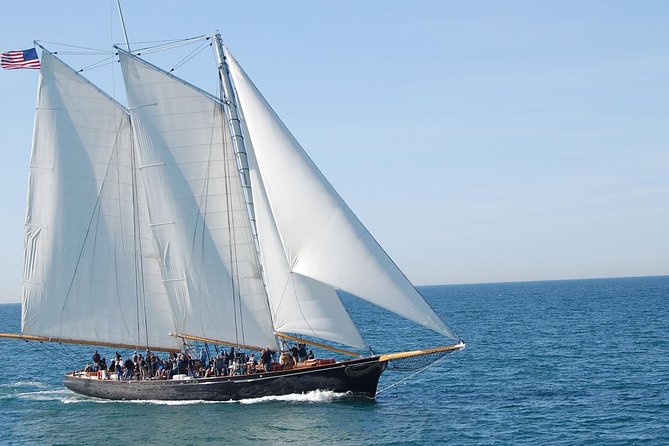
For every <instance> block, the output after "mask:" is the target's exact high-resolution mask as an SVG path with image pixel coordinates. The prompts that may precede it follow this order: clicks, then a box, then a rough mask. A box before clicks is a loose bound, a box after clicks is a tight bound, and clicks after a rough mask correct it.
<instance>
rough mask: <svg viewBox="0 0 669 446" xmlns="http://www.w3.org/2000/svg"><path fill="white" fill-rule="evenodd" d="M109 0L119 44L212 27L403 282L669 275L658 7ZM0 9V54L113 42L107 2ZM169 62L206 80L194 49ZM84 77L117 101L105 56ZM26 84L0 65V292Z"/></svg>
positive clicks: (27, 0)
mask: <svg viewBox="0 0 669 446" xmlns="http://www.w3.org/2000/svg"><path fill="white" fill-rule="evenodd" d="M122 5H123V8H124V9H123V13H124V16H125V19H126V25H127V30H128V36H129V40H130V42H131V46H132V47H133V48H140V47H142V46H145V45H144V44H141V43H139V42H147V41H158V40H161V41H162V40H176V39H182V38H187V37H192V36H197V35H201V34H210V33H212V32H213V31H214V30H220V32H221V34H222V35H223V39H224V40H225V42H226V44H227V46H229V48H230V50H231V51H232V53H233V54H234V55H235V57H236V59H237V60H238V61H239V62H240V64H241V65H242V66H243V67H244V69H245V70H246V72H247V73H248V74H249V76H250V77H251V78H252V79H253V81H254V82H255V84H256V85H257V86H258V88H259V89H260V91H261V92H262V93H263V94H264V96H265V97H266V99H267V100H268V101H269V102H270V104H272V106H273V108H274V109H275V110H276V112H277V113H278V115H279V116H280V117H281V118H282V119H283V120H284V122H285V123H286V125H287V126H288V128H289V129H291V131H292V133H293V134H294V135H295V136H296V138H297V139H298V141H300V142H301V144H302V146H303V147H304V148H305V150H306V151H307V152H308V153H309V155H310V156H311V157H312V159H313V160H314V161H315V162H316V164H317V165H318V166H319V168H320V169H321V170H322V171H323V173H324V174H325V176H326V177H327V178H328V179H329V180H330V181H331V183H332V184H333V185H334V187H335V188H336V189H337V191H338V192H339V193H340V195H342V197H343V198H344V200H346V202H347V203H348V204H349V206H350V207H351V208H352V209H353V211H354V212H355V213H356V214H357V215H358V217H359V218H360V219H361V220H362V222H363V223H364V224H365V225H366V226H367V228H368V229H369V230H370V232H371V233H372V234H373V235H374V237H375V238H376V239H377V240H378V241H379V242H380V244H381V245H382V246H383V247H384V249H385V250H386V251H387V252H388V253H389V254H390V256H391V257H392V258H393V259H394V260H395V262H396V263H397V264H398V265H399V266H400V268H401V269H402V270H403V271H404V272H405V274H406V275H407V277H408V278H409V279H410V280H411V281H412V282H413V283H414V284H416V285H427V284H457V283H481V282H507V281H527V280H551V279H570V278H593V277H621V276H625V277H626V276H644V275H666V274H669V142H668V140H669V138H668V137H669V27H668V26H667V23H669V2H664V1H589V2H588V1H582V0H581V1H568V0H561V1H541V2H536V1H511V0H509V1H471V2H458V1H446V0H445V1H421V0H417V1H317V0H316V1H264V2H261V1H249V2H239V1H236V2H228V1H204V0H202V1H188V2H186V1H174V0H172V1H170V0H160V1H133V2H130V1H124V2H122ZM0 14H1V15H2V16H3V17H13V18H14V19H13V20H3V26H2V27H1V28H0V51H8V50H17V49H25V48H29V47H31V46H32V41H33V40H39V41H41V42H43V44H44V45H45V46H46V47H47V48H49V49H51V50H58V51H60V54H61V56H62V58H63V59H64V60H65V61H66V62H67V63H68V64H70V65H72V66H73V67H75V68H83V67H86V66H88V65H90V64H91V63H94V62H98V61H100V60H102V59H104V57H101V56H98V55H91V54H90V53H91V52H90V51H86V52H87V53H89V54H87V55H74V54H66V53H68V52H73V51H74V49H72V48H70V47H64V46H62V45H60V44H67V45H73V46H79V47H86V48H95V49H102V50H106V51H109V50H110V49H111V48H112V45H113V44H115V43H122V42H123V34H122V31H121V26H120V22H119V20H118V13H117V9H116V3H115V0H111V1H110V0H88V1H78V0H67V1H59V0H51V1H34V0H33V1H31V0H21V1H7V0H0ZM18 18H21V19H23V20H19V19H18ZM47 42H49V43H47ZM191 49H192V48H187V49H184V48H180V49H177V50H174V51H173V52H165V53H161V54H160V55H156V56H154V57H155V58H156V59H155V60H152V61H154V62H155V63H159V64H161V66H163V67H165V68H168V65H169V66H174V65H176V64H177V63H178V62H179V61H181V60H182V59H183V58H184V56H185V55H187V54H188V51H190V50H191ZM76 51H82V50H76ZM147 58H148V56H147ZM149 60H151V59H149ZM175 74H176V75H178V76H181V77H183V78H184V79H186V80H188V81H190V82H193V83H195V84H196V85H198V86H201V87H202V88H204V89H207V90H210V91H212V92H213V93H216V80H217V78H216V71H215V64H214V59H213V56H212V54H211V51H210V50H208V49H207V50H205V51H203V52H202V53H200V54H199V55H198V56H197V57H195V58H193V59H192V60H191V61H189V62H188V63H186V64H184V65H183V66H181V67H180V68H178V69H177V70H176V71H175ZM84 75H86V76H87V77H89V78H90V79H91V80H93V81H94V82H96V83H97V84H98V85H99V86H100V87H101V88H102V89H103V90H105V91H107V92H108V93H110V94H112V95H114V96H115V97H117V98H118V99H119V100H120V101H122V102H123V101H124V96H123V85H122V82H121V75H120V72H119V71H118V67H117V64H114V63H111V64H106V65H103V66H102V67H100V68H96V69H92V70H88V71H85V72H84ZM37 81H38V73H37V71H34V70H14V71H5V70H3V71H2V72H0V94H1V97H2V100H1V101H0V126H1V128H2V135H3V137H2V139H0V203H1V209H2V218H1V219H0V244H1V246H2V256H0V303H3V302H19V301H20V295H21V274H22V265H23V221H24V214H25V202H26V192H27V181H28V164H29V158H30V148H31V139H32V126H33V119H34V106H35V98H36V87H37Z"/></svg>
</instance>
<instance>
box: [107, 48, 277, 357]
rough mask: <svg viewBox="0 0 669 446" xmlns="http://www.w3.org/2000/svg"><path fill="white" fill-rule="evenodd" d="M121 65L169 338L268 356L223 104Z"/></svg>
mask: <svg viewBox="0 0 669 446" xmlns="http://www.w3.org/2000/svg"><path fill="white" fill-rule="evenodd" d="M119 55H120V58H121V68H122V71H123V76H124V79H125V85H126V91H127V96H128V103H129V109H130V113H131V116H132V124H133V127H134V129H135V135H136V138H137V145H138V153H139V170H140V172H141V175H142V178H143V180H144V184H145V187H146V192H147V196H148V207H149V214H150V216H151V227H152V230H153V235H154V237H155V240H156V243H157V245H158V247H159V252H160V254H161V259H162V268H163V279H164V283H165V286H166V288H167V292H168V295H169V297H170V300H171V302H172V306H173V308H174V309H175V317H176V323H177V330H178V331H179V332H181V333H187V334H188V335H193V336H202V337H206V338H210V339H217V340H223V341H227V342H231V343H240V344H245V345H252V346H260V347H262V346H275V345H276V340H275V337H274V330H273V326H272V321H271V317H270V313H269V307H268V303H267V298H266V297H265V290H264V286H263V281H262V274H261V271H260V266H259V260H258V255H257V253H256V247H255V242H254V239H253V235H252V231H251V226H250V221H249V218H248V215H247V210H246V204H245V200H244V194H243V190H242V187H241V182H240V179H239V172H238V166H237V161H236V158H235V154H234V152H233V150H232V147H231V144H230V135H229V132H228V131H227V130H226V123H225V114H224V112H223V107H222V104H221V103H220V102H219V101H218V100H216V99H215V98H213V97H211V96H209V95H208V94H206V93H204V92H202V91H201V90H199V89H197V88H195V87H193V86H191V85H189V84H187V83H185V82H184V81H182V80H180V79H178V78H176V77H174V76H172V75H170V74H168V73H166V72H164V71H163V70H161V69H159V68H157V67H155V66H153V65H151V64H148V63H147V62H145V61H142V60H141V59H138V58H137V57H135V56H133V55H131V54H129V53H127V52H124V51H122V50H119Z"/></svg>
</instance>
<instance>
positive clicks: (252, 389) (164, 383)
mask: <svg viewBox="0 0 669 446" xmlns="http://www.w3.org/2000/svg"><path fill="white" fill-rule="evenodd" d="M386 365H387V361H380V360H379V358H378V357H373V358H365V359H359V360H353V361H344V362H339V363H334V364H329V365H324V366H317V367H309V368H298V369H292V370H285V371H277V372H271V373H259V374H253V375H241V376H226V377H216V378H198V379H189V380H144V381H133V380H131V381H117V380H100V379H96V378H91V377H86V376H80V375H77V374H75V373H70V374H67V375H65V386H66V387H67V388H68V389H70V390H72V391H73V392H76V393H79V394H82V395H86V396H91V397H96V398H104V399H110V400H171V401H188V400H191V401H200V400H202V401H230V400H241V399H248V398H260V397H265V396H280V395H289V394H296V393H297V394H299V393H305V392H310V391H314V390H330V391H334V392H338V393H344V392H350V393H351V394H353V395H355V396H362V397H368V398H374V396H375V395H376V388H377V385H378V382H379V378H380V376H381V373H383V371H384V370H385V369H386Z"/></svg>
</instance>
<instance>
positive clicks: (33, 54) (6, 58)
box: [0, 48, 40, 70]
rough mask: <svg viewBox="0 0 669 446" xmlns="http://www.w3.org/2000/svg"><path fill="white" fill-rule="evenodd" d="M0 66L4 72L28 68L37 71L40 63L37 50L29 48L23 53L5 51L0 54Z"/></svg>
mask: <svg viewBox="0 0 669 446" xmlns="http://www.w3.org/2000/svg"><path fill="white" fill-rule="evenodd" d="M0 66H2V68H4V69H6V70H15V69H18V68H29V69H34V70H39V68H40V62H39V58H38V57H37V50H36V49H35V48H29V49H27V50H23V51H7V52H5V53H2V54H0Z"/></svg>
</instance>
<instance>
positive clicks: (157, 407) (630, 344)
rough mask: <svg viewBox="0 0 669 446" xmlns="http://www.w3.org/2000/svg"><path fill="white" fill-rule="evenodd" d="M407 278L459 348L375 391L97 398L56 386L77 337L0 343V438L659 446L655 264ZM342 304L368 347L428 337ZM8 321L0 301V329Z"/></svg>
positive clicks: (664, 432)
mask: <svg viewBox="0 0 669 446" xmlns="http://www.w3.org/2000/svg"><path fill="white" fill-rule="evenodd" d="M420 290H421V292H422V293H423V294H424V295H425V296H426V299H427V300H428V301H429V302H430V303H431V305H432V306H433V307H434V308H435V309H436V310H437V312H438V313H439V314H441V315H445V316H446V319H447V321H448V322H449V325H450V326H451V327H452V328H453V329H454V330H455V331H456V332H457V333H458V334H459V335H460V336H462V337H463V338H464V339H465V340H466V341H467V349H466V350H465V351H463V352H459V353H456V354H453V355H450V356H449V357H448V359H446V360H445V361H443V362H441V363H439V364H437V365H435V366H434V367H432V368H430V369H428V370H426V371H424V372H423V373H421V374H419V375H417V376H414V377H413V378H412V379H410V380H407V381H403V382H401V381H400V380H402V379H403V378H406V377H407V376H408V375H407V374H406V373H404V374H402V373H398V372H391V371H388V372H386V373H385V374H384V375H383V377H382V380H381V384H380V389H382V391H381V393H379V395H378V396H377V398H376V400H375V401H361V400H351V399H350V398H346V397H341V396H338V395H334V394H331V393H328V392H315V393H312V394H308V395H294V396H288V397H282V398H265V399H261V400H251V401H244V402H233V403H202V402H200V403H165V402H162V403H161V402H143V403H138V402H108V401H101V400H95V399H92V398H86V397H82V396H78V395H75V394H73V393H71V392H70V391H68V390H67V389H65V388H64V387H63V385H62V373H64V372H65V371H67V370H69V369H72V368H75V367H77V366H80V365H81V364H82V363H84V362H85V361H86V360H87V359H88V358H90V356H91V355H92V351H91V349H90V348H73V347H71V346H70V347H61V346H58V345H55V346H53V345H52V346H50V347H48V348H47V347H46V346H45V345H40V344H34V343H31V344H28V343H25V342H19V341H0V443H1V444H45V445H56V444H62V445H70V444H95V443H104V444H126V443H130V442H132V443H139V444H179V445H189V444H193V445H200V444H224V443H225V444H234V445H243V444H280V443H281V444H319V443H320V444H342V445H367V444H396V445H405V444H406V445H409V444H416V445H423V444H454V445H464V444H477V445H478V444H485V445H490V444H500V445H582V444H587V445H598V444H601V445H662V444H669V300H668V299H669V277H647V278H625V279H598V280H574V281H549V282H527V283H508V284H485V285H459V286H432V287H423V288H420ZM347 303H348V304H349V305H352V309H351V312H352V314H353V316H354V317H355V318H356V320H358V321H362V323H361V327H362V331H363V335H364V336H365V337H366V338H367V339H368V340H370V341H371V345H372V347H373V348H374V349H375V350H376V351H377V352H389V351H398V350H402V349H404V348H407V347H409V348H412V347H414V346H420V345H422V344H424V343H425V342H428V341H429V342H434V339H432V338H431V335H430V334H429V333H427V332H425V331H422V330H417V329H415V327H414V326H413V325H410V324H405V323H397V321H396V320H395V319H394V318H392V317H389V316H388V315H386V314H384V313H382V312H380V311H377V310H375V309H374V308H371V307H370V306H366V305H363V304H359V303H357V301H355V300H353V299H350V298H347ZM19 320H20V306H19V305H13V304H10V305H0V331H3V332H18V331H19V324H20V322H19ZM104 351H105V350H104V349H103V352H104ZM111 353H113V352H111V351H109V352H107V355H108V356H109V355H110V354H111ZM383 389H385V390H383Z"/></svg>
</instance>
